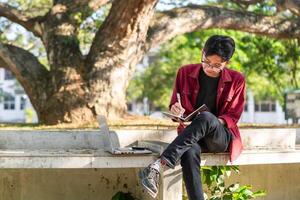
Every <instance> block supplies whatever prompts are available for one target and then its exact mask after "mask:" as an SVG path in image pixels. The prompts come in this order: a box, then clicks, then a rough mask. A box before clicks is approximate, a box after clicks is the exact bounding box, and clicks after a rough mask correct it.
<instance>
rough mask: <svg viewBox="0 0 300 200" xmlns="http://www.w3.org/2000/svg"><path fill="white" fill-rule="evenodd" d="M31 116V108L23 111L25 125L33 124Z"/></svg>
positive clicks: (32, 112) (32, 114)
mask: <svg viewBox="0 0 300 200" xmlns="http://www.w3.org/2000/svg"><path fill="white" fill-rule="evenodd" d="M33 116H34V110H33V109H31V108H26V109H25V122H26V123H32V122H33Z"/></svg>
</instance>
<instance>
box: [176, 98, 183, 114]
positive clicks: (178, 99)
mask: <svg viewBox="0 0 300 200" xmlns="http://www.w3.org/2000/svg"><path fill="white" fill-rule="evenodd" d="M176 95H177V101H178V103H179V105H180V106H181V108H183V107H182V105H181V99H180V94H179V93H177V94H176ZM182 115H183V113H180V117H182Z"/></svg>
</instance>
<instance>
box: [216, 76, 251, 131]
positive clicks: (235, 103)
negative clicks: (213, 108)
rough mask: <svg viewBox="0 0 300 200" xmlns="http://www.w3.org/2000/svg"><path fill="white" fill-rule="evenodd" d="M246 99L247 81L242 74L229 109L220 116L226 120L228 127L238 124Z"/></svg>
mask: <svg viewBox="0 0 300 200" xmlns="http://www.w3.org/2000/svg"><path fill="white" fill-rule="evenodd" d="M245 99H246V83H245V78H244V76H242V78H241V80H240V81H239V83H238V85H237V88H236V92H235V94H234V95H233V99H232V102H231V105H230V107H229V109H228V110H227V112H226V113H225V114H223V115H220V116H219V118H221V119H223V120H224V121H225V122H226V125H227V127H228V128H232V127H234V126H236V124H237V122H238V121H239V119H240V117H241V115H242V113H243V110H244V104H245Z"/></svg>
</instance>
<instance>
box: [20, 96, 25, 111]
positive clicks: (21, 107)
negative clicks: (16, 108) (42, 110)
mask: <svg viewBox="0 0 300 200" xmlns="http://www.w3.org/2000/svg"><path fill="white" fill-rule="evenodd" d="M25 106H26V97H24V96H22V97H21V99H20V110H24V109H25Z"/></svg>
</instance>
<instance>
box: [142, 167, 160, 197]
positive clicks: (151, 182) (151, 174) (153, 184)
mask: <svg viewBox="0 0 300 200" xmlns="http://www.w3.org/2000/svg"><path fill="white" fill-rule="evenodd" d="M159 175H160V174H159V171H158V170H157V169H155V168H152V167H151V165H149V166H148V167H146V168H144V169H143V170H141V171H140V172H139V177H140V179H141V182H142V185H143V187H144V188H145V189H146V191H147V192H148V193H149V194H150V195H151V196H152V197H153V198H155V197H156V195H157V194H158V183H159Z"/></svg>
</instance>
